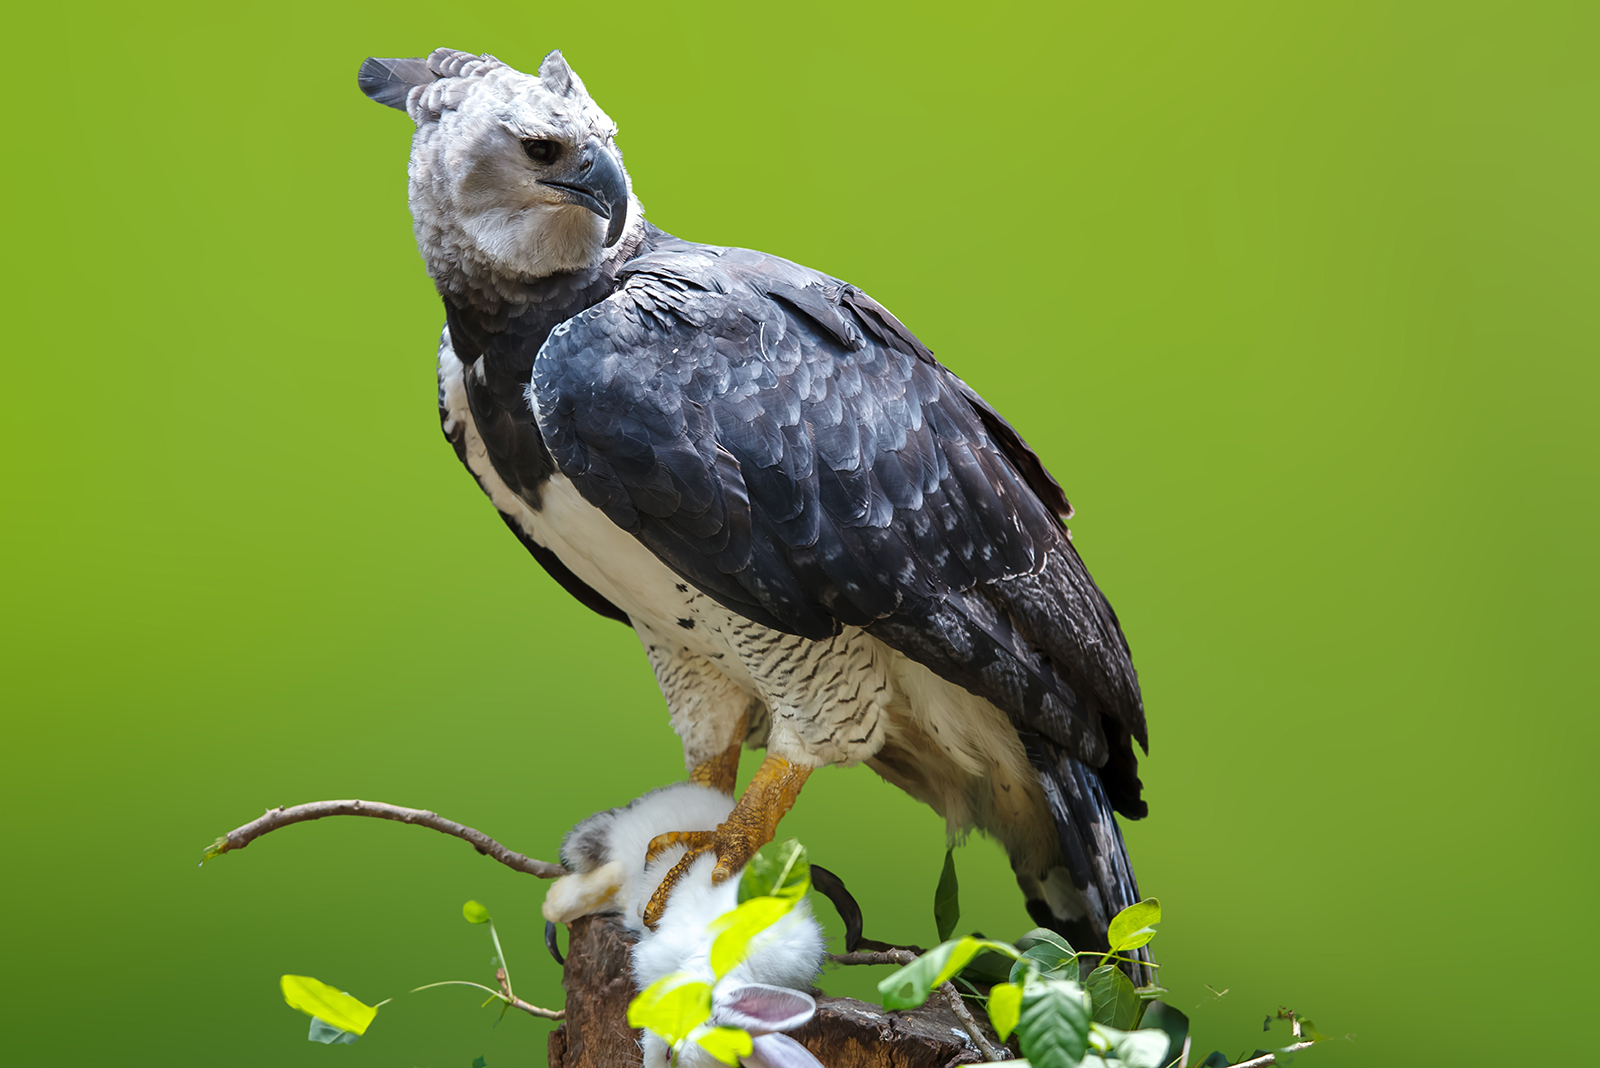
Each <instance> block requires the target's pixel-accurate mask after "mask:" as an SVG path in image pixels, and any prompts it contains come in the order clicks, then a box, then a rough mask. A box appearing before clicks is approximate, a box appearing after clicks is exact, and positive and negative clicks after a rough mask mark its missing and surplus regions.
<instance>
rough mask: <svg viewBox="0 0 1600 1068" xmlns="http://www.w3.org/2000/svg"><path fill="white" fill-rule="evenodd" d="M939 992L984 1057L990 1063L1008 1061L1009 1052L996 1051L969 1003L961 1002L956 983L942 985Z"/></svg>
mask: <svg viewBox="0 0 1600 1068" xmlns="http://www.w3.org/2000/svg"><path fill="white" fill-rule="evenodd" d="M939 992H940V993H941V994H943V995H944V997H945V1000H946V1001H948V1002H949V1003H950V1007H951V1008H952V1009H954V1010H955V1013H956V1016H957V1018H959V1019H960V1020H961V1022H962V1023H964V1024H966V1026H967V1034H969V1035H971V1036H972V1041H973V1042H975V1043H977V1045H978V1048H979V1049H980V1050H982V1051H983V1055H984V1057H986V1058H987V1059H988V1060H990V1061H1001V1060H1006V1059H1007V1058H1009V1057H1010V1056H1011V1054H1010V1051H1009V1050H1001V1049H996V1048H995V1045H994V1043H993V1042H990V1041H989V1036H988V1035H986V1034H984V1033H983V1027H982V1025H981V1024H979V1023H978V1021H977V1018H976V1017H974V1016H973V1015H972V1010H971V1009H969V1008H967V1003H966V1002H964V1001H962V1000H961V991H959V990H957V989H956V988H955V984H954V983H940V984H939Z"/></svg>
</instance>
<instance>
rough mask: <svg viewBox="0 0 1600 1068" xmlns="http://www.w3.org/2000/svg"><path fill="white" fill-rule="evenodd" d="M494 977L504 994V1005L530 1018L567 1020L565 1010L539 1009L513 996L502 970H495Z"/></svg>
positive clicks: (504, 972)
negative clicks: (520, 1011)
mask: <svg viewBox="0 0 1600 1068" xmlns="http://www.w3.org/2000/svg"><path fill="white" fill-rule="evenodd" d="M494 977H495V979H497V980H498V981H499V983H500V989H501V991H503V992H504V994H505V1001H506V1004H508V1005H510V1006H511V1007H513V1008H517V1009H521V1010H522V1011H523V1012H525V1013H527V1014H528V1015H530V1016H542V1017H543V1018H544V1019H546V1020H565V1019H566V1018H567V1010H566V1009H541V1008H540V1007H539V1006H537V1005H533V1004H530V1003H528V1002H526V1001H523V1000H522V999H521V998H519V997H517V996H516V995H515V994H513V993H512V992H511V987H510V986H509V985H508V984H507V983H506V970H505V969H504V968H496V969H495V972H494Z"/></svg>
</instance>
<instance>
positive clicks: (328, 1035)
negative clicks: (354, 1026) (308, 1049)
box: [306, 1016, 361, 1046]
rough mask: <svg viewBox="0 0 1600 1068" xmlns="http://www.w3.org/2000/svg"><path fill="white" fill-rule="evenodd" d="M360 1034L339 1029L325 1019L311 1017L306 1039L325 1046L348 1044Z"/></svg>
mask: <svg viewBox="0 0 1600 1068" xmlns="http://www.w3.org/2000/svg"><path fill="white" fill-rule="evenodd" d="M360 1037H361V1036H360V1035H358V1034H356V1033H355V1032H354V1031H341V1030H339V1029H338V1028H337V1027H335V1026H333V1024H331V1023H329V1022H328V1021H326V1020H323V1019H319V1018H318V1017H316V1016H313V1017H311V1032H310V1034H308V1035H306V1039H307V1040H308V1041H311V1042H321V1043H322V1044H324V1045H327V1046H348V1045H350V1044H351V1043H352V1042H354V1041H355V1040H356V1039H358V1038H360Z"/></svg>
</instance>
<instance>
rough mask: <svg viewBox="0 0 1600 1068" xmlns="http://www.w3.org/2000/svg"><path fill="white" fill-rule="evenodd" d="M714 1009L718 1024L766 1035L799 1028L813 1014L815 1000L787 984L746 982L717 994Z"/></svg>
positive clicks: (753, 1033) (815, 1008)
mask: <svg viewBox="0 0 1600 1068" xmlns="http://www.w3.org/2000/svg"><path fill="white" fill-rule="evenodd" d="M715 1011H716V1014H717V1020H718V1022H720V1023H723V1024H726V1025H727V1026H729V1027H742V1028H744V1029H745V1030H746V1031H749V1032H750V1033H751V1034H752V1035H765V1034H771V1033H772V1032H774V1031H788V1030H789V1029H791V1028H795V1027H799V1026H800V1025H801V1024H803V1023H805V1022H806V1021H807V1020H809V1019H811V1017H812V1016H813V1015H815V1014H816V1011H817V1003H816V1002H815V1001H814V1000H812V997H811V995H810V994H803V993H801V992H800V991H798V990H790V989H789V988H788V987H783V986H772V985H770V984H767V983H746V984H744V985H743V986H739V987H735V988H734V989H732V990H727V991H724V992H723V993H722V994H720V995H719V996H718V997H717V1000H716V1010H715Z"/></svg>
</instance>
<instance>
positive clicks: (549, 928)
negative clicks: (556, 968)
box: [544, 920, 567, 965]
mask: <svg viewBox="0 0 1600 1068" xmlns="http://www.w3.org/2000/svg"><path fill="white" fill-rule="evenodd" d="M544 948H546V949H548V950H549V951H550V955H551V956H552V957H554V958H555V959H556V963H557V964H562V965H565V964H566V963H567V959H566V958H565V957H563V956H562V955H561V943H560V942H558V941H557V940H556V921H554V920H545V921H544Z"/></svg>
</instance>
